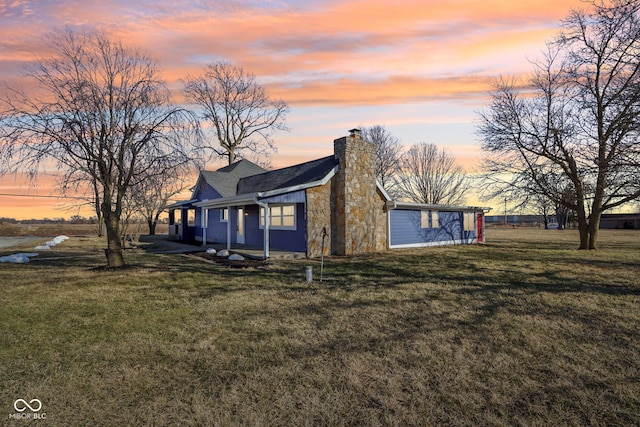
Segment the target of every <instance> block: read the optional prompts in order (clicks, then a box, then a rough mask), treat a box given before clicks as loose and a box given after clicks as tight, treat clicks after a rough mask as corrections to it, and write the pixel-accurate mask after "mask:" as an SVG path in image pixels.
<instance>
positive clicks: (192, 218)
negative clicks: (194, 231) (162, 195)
mask: <svg viewBox="0 0 640 427" xmlns="http://www.w3.org/2000/svg"><path fill="white" fill-rule="evenodd" d="M187 224H188V225H190V226H194V225H196V210H195V209H193V208H192V209H188V210H187Z"/></svg>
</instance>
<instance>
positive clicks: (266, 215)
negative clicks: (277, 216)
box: [263, 203, 270, 259]
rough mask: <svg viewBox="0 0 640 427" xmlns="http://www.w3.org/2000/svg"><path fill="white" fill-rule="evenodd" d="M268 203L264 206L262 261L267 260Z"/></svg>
mask: <svg viewBox="0 0 640 427" xmlns="http://www.w3.org/2000/svg"><path fill="white" fill-rule="evenodd" d="M269 222H270V221H269V203H265V204H264V249H263V255H264V259H268V258H269Z"/></svg>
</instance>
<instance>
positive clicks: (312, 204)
mask: <svg viewBox="0 0 640 427" xmlns="http://www.w3.org/2000/svg"><path fill="white" fill-rule="evenodd" d="M306 195H307V203H306V206H307V212H306V214H307V258H318V257H320V255H322V228H323V227H326V230H327V236H326V237H325V239H324V254H325V255H329V254H330V253H331V183H327V184H325V185H321V186H319V187H312V188H308V189H307V190H306Z"/></svg>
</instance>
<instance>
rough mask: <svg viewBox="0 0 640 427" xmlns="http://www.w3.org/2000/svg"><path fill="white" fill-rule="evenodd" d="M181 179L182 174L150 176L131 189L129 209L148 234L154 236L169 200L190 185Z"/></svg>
mask: <svg viewBox="0 0 640 427" xmlns="http://www.w3.org/2000/svg"><path fill="white" fill-rule="evenodd" d="M187 182H188V181H185V180H184V179H183V174H179V173H177V171H176V173H174V174H171V175H167V176H162V177H161V176H152V177H149V179H145V180H142V181H140V182H139V183H138V184H137V185H136V186H134V187H132V188H131V193H130V195H128V197H127V198H128V200H129V201H130V202H129V203H130V204H131V209H132V210H133V211H134V212H136V213H137V214H138V215H140V216H141V217H142V218H144V220H145V221H146V223H147V226H148V227H149V234H150V235H154V234H156V225H157V224H158V219H159V218H160V214H162V212H164V211H165V209H166V206H167V205H168V204H169V200H170V199H172V198H174V197H175V196H177V195H178V194H180V193H182V192H183V191H184V190H186V189H187V188H188V187H189V186H190V185H191V183H189V184H187Z"/></svg>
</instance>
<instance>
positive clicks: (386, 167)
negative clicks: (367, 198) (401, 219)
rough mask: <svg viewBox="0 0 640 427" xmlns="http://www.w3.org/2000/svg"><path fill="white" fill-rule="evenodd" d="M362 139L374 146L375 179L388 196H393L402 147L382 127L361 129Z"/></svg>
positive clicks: (375, 126)
mask: <svg viewBox="0 0 640 427" xmlns="http://www.w3.org/2000/svg"><path fill="white" fill-rule="evenodd" d="M361 135H362V139H364V140H365V141H369V142H372V143H373V144H374V145H375V146H376V178H377V179H378V181H379V182H380V184H381V185H382V186H383V187H384V189H385V190H387V192H389V194H391V195H394V194H395V193H396V191H395V188H394V186H395V184H396V182H397V176H398V172H399V171H400V155H401V153H402V145H400V140H399V139H398V138H396V137H395V136H393V135H392V134H391V133H390V132H389V131H388V130H387V129H386V128H385V127H384V126H382V125H374V126H371V127H361Z"/></svg>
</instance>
